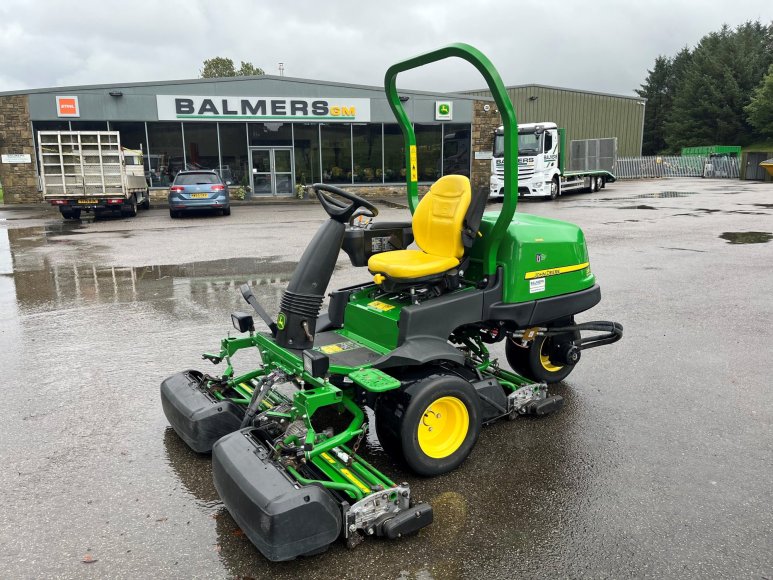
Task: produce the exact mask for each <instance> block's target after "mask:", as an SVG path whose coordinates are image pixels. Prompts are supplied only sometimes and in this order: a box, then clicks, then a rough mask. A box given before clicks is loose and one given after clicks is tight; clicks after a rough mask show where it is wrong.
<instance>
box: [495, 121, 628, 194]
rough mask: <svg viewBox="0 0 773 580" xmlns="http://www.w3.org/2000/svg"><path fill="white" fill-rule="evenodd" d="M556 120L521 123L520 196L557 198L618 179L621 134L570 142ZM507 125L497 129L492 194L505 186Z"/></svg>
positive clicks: (519, 156)
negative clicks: (618, 147) (567, 143)
mask: <svg viewBox="0 0 773 580" xmlns="http://www.w3.org/2000/svg"><path fill="white" fill-rule="evenodd" d="M565 143H566V133H565V130H564V129H561V128H559V127H558V126H556V124H555V123H548V122H544V123H526V124H521V125H518V196H519V197H549V198H550V199H555V198H557V197H558V196H559V195H561V194H562V193H563V192H565V191H587V192H594V191H598V190H599V189H602V188H604V187H605V186H606V184H607V183H611V182H613V181H615V180H616V177H615V163H616V161H617V138H616V137H611V138H605V139H578V140H575V141H571V142H570V146H569V149H568V150H567V148H566V146H565ZM504 167H505V159H504V129H503V127H501V126H500V127H499V128H497V130H496V131H495V132H494V146H493V158H492V159H491V190H490V194H489V197H490V198H493V199H497V198H500V199H501V198H502V197H503V196H504V194H505V190H504Z"/></svg>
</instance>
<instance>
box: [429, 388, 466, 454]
mask: <svg viewBox="0 0 773 580" xmlns="http://www.w3.org/2000/svg"><path fill="white" fill-rule="evenodd" d="M469 430H470V415H469V413H468V412H467V407H466V406H465V404H464V403H463V402H462V401H461V400H460V399H457V398H456V397H441V398H439V399H437V400H436V401H433V402H432V404H431V405H430V406H429V407H427V408H426V410H425V411H424V414H423V415H422V418H421V421H420V422H419V428H418V435H419V447H420V448H421V450H422V451H423V452H424V453H425V454H427V455H428V456H429V457H432V458H433V459H442V458H444V457H448V456H449V455H451V454H453V453H454V452H455V451H456V450H457V449H459V447H461V446H462V443H464V439H465V437H467V432H468V431H469Z"/></svg>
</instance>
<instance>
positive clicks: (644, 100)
mask: <svg viewBox="0 0 773 580" xmlns="http://www.w3.org/2000/svg"><path fill="white" fill-rule="evenodd" d="M528 87H535V88H538V89H552V90H554V91H568V92H570V93H584V94H587V95H600V96H602V97H616V98H618V99H630V100H632V101H641V102H646V101H647V99H646V98H645V97H638V96H634V95H620V94H618V93H603V92H601V91H586V90H584V89H572V88H569V87H556V86H553V85H542V84H539V83H527V84H524V85H510V86H507V87H505V89H508V90H509V89H525V88H528ZM488 90H489V89H488V87H485V88H482V89H473V90H469V91H468V90H464V91H458V92H459V93H461V94H463V95H464V94H470V93H475V92H479V91H488Z"/></svg>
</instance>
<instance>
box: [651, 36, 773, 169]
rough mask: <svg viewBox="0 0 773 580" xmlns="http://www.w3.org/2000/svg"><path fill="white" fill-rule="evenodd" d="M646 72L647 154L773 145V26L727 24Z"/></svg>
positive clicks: (663, 59) (662, 59) (660, 58)
mask: <svg viewBox="0 0 773 580" xmlns="http://www.w3.org/2000/svg"><path fill="white" fill-rule="evenodd" d="M647 73H648V74H647V78H646V80H645V81H644V83H643V84H642V85H641V88H640V89H637V90H636V93H637V94H638V95H639V96H640V97H644V98H646V99H647V107H646V110H645V116H644V141H643V144H642V153H643V154H644V155H652V154H656V153H678V152H680V151H681V148H682V147H689V146H698V145H748V144H751V143H754V142H755V141H765V140H773V22H771V24H769V25H764V24H762V23H761V22H759V21H754V22H747V23H745V24H742V25H740V26H738V27H737V28H735V29H732V28H730V27H729V26H727V25H725V26H723V27H722V28H721V30H719V31H718V32H711V33H709V34H707V35H706V36H704V37H703V38H701V40H700V42H698V44H697V45H696V46H695V47H694V48H693V49H692V50H691V49H689V48H687V47H685V48H683V49H682V50H680V51H679V52H678V53H676V54H675V55H673V56H664V55H661V56H658V57H657V58H656V59H655V64H654V66H653V68H652V69H651V70H648V71H647Z"/></svg>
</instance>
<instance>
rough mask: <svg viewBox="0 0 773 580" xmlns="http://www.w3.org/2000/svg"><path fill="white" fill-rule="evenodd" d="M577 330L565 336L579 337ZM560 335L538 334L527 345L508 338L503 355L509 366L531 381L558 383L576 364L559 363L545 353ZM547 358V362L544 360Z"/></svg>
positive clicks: (559, 338) (558, 339)
mask: <svg viewBox="0 0 773 580" xmlns="http://www.w3.org/2000/svg"><path fill="white" fill-rule="evenodd" d="M579 336H580V334H579V333H578V332H575V333H573V334H572V335H567V337H566V338H570V339H572V340H573V339H575V338H579ZM560 340H561V337H552V336H551V337H547V336H538V337H536V338H535V339H534V340H532V341H531V342H530V343H529V344H528V345H527V346H525V347H523V346H520V344H519V343H516V342H515V341H514V340H513V339H511V338H508V339H507V340H506V343H505V355H506V356H507V362H508V364H509V365H510V368H511V369H513V370H514V371H515V372H516V373H518V374H519V375H521V376H524V377H526V378H527V379H531V380H533V381H538V382H545V383H548V384H550V383H558V382H560V381H563V380H564V379H565V378H566V377H568V376H569V373H571V372H572V371H573V370H574V367H576V366H577V365H567V364H564V365H561V364H558V363H554V362H552V361H551V360H550V356H549V354H548V353H547V351H549V349H550V347H551V346H552V344H553V343H554V342H555V341H560ZM544 358H547V362H545V361H544Z"/></svg>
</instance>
